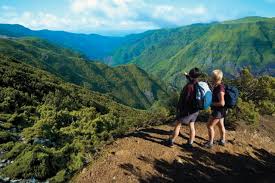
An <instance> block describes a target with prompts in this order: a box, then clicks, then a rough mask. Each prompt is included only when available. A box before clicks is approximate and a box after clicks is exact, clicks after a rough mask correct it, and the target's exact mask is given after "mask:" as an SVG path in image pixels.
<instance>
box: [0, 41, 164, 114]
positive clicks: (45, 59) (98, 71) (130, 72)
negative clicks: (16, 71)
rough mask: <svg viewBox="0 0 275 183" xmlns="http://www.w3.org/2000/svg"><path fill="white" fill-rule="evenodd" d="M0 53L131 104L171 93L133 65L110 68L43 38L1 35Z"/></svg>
mask: <svg viewBox="0 0 275 183" xmlns="http://www.w3.org/2000/svg"><path fill="white" fill-rule="evenodd" d="M0 52H1V53H2V54H5V55H7V56H9V57H13V58H16V59H19V60H22V61H23V62H25V63H27V64H31V65H33V66H35V67H38V68H40V69H44V70H46V71H49V72H51V73H52V74H55V75H56V76H59V77H62V78H63V79H64V80H66V81H68V82H72V83H75V84H78V85H81V86H84V87H86V88H88V89H91V90H93V91H98V92H101V93H106V94H109V95H110V96H113V97H114V99H116V100H117V101H119V102H121V103H123V104H127V105H129V106H132V107H136V108H143V109H145V108H149V107H150V106H151V105H152V104H153V103H154V102H155V101H156V100H159V99H160V98H162V97H167V96H168V94H167V90H166V87H165V85H164V84H163V83H161V82H160V81H155V80H154V79H153V78H152V77H150V76H149V75H148V74H147V73H145V72H144V71H143V70H141V69H139V68H138V67H136V66H134V65H128V66H119V67H117V68H111V67H109V66H107V65H105V64H102V63H97V62H90V61H87V60H86V59H85V58H83V57H82V56H81V55H79V54H77V53H75V52H72V51H70V50H67V49H63V48H61V47H58V46H55V45H52V44H50V43H48V42H47V41H43V40H40V39H36V38H24V39H17V38H0Z"/></svg>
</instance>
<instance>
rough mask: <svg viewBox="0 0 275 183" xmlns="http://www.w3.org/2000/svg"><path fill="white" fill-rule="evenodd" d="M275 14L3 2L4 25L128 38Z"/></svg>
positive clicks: (226, 5)
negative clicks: (167, 29) (189, 26)
mask: <svg viewBox="0 0 275 183" xmlns="http://www.w3.org/2000/svg"><path fill="white" fill-rule="evenodd" d="M274 9H275V0H252V1H248V0H242V1H238V0H233V1H230V2H228V1H225V0H195V1H192V2H189V1H187V0H174V1H167V0H155V1H152V0H148V1H145V0H60V1H54V0H48V1H44V2H43V3H41V1H35V0H20V1H9V0H1V2H0V10H1V11H0V23H6V24H20V25H23V26H25V27H28V28H30V29H32V30H41V29H48V30H60V31H66V32H73V33H85V34H91V33H92V34H100V35H105V36H106V35H108V36H124V35H128V34H134V33H141V32H144V31H147V30H155V29H161V28H173V27H179V26H184V25H189V24H194V23H209V22H214V21H225V20H232V19H239V18H243V17H248V16H262V17H274V16H275V11H274Z"/></svg>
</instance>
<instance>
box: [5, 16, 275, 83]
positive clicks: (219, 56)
mask: <svg viewBox="0 0 275 183" xmlns="http://www.w3.org/2000/svg"><path fill="white" fill-rule="evenodd" d="M274 27H275V18H264V17H246V18H241V19H238V20H230V21H224V22H214V23H209V24H193V25H188V26H183V27H179V28H172V29H159V30H152V31H147V32H144V33H141V34H132V35H128V36H125V37H104V36H98V35H93V36H91V35H82V34H72V33H66V32H55V31H31V30H29V29H26V28H24V27H22V26H18V25H0V34H3V35H8V36H17V37H18V36H19V35H20V36H19V37H21V36H36V37H40V38H44V39H47V40H49V41H52V42H55V43H58V44H59V45H62V46H65V47H68V48H72V49H74V50H76V51H80V52H81V53H83V54H85V55H86V56H88V57H89V58H96V59H100V60H101V62H104V63H107V64H109V65H111V66H117V65H123V64H129V63H132V64H135V65H138V66H139V67H141V68H142V69H144V70H145V71H146V72H148V73H149V74H152V75H154V76H155V77H156V78H161V79H163V80H164V81H165V82H167V83H169V84H170V85H172V86H174V87H176V88H181V86H182V84H183V82H184V76H183V74H182V73H183V72H185V71H188V70H189V69H190V68H192V67H195V66H196V67H200V68H202V69H203V70H204V71H206V72H210V71H211V70H212V69H214V68H222V69H223V70H224V71H225V74H226V76H229V77H233V76H236V75H237V74H238V72H239V71H240V70H241V69H242V68H244V67H249V68H250V69H251V72H252V73H253V74H255V75H258V74H269V75H272V76H274V75H275V51H274V49H275V48H274V44H275V33H274V29H275V28H274ZM25 32H28V33H25ZM91 37H93V38H91ZM88 38H89V39H88ZM104 40H105V41H104ZM91 43H94V44H91ZM90 45H93V46H90Z"/></svg>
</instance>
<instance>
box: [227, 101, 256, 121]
mask: <svg viewBox="0 0 275 183" xmlns="http://www.w3.org/2000/svg"><path fill="white" fill-rule="evenodd" d="M259 119H260V114H259V112H258V109H257V108H256V106H255V104H254V103H253V102H252V101H248V102H245V101H243V100H242V99H239V100H238V104H237V107H236V108H234V109H233V110H230V111H229V115H228V117H227V120H228V121H229V122H230V121H231V122H233V121H238V120H242V121H244V122H245V123H247V124H248V125H257V124H259Z"/></svg>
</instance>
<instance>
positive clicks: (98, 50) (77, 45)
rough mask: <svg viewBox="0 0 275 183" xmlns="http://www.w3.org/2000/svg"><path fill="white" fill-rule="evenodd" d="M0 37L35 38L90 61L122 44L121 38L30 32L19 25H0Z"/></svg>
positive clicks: (54, 32) (106, 54)
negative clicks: (75, 53) (80, 54)
mask: <svg viewBox="0 0 275 183" xmlns="http://www.w3.org/2000/svg"><path fill="white" fill-rule="evenodd" d="M0 35H6V36H10V37H29V36H31V37H37V38H42V39H45V40H48V41H50V42H52V43H55V44H58V45H60V46H63V47H66V48H70V49H74V50H76V51H79V52H81V53H83V54H85V55H86V56H87V57H88V58H90V59H103V58H105V57H107V56H108V55H109V54H110V53H111V52H112V51H113V50H114V49H115V48H117V47H118V46H120V45H121V44H122V42H123V38H122V37H108V36H101V35H97V34H75V33H69V32H64V31H50V30H39V31H34V30H30V29H28V28H26V27H23V26H21V25H11V24H0Z"/></svg>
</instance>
